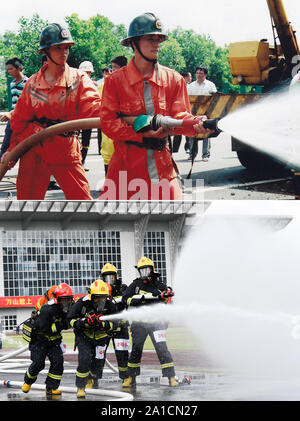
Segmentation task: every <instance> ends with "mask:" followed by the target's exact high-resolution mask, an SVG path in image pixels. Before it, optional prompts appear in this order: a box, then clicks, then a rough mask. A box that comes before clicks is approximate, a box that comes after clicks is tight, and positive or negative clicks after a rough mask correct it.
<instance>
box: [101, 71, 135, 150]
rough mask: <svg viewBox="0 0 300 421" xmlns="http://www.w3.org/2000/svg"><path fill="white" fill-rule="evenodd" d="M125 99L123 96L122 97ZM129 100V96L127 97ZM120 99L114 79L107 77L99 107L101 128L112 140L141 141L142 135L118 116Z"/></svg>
mask: <svg viewBox="0 0 300 421" xmlns="http://www.w3.org/2000/svg"><path fill="white" fill-rule="evenodd" d="M122 99H123V100H126V99H125V98H122ZM127 100H128V101H130V98H128V99H127ZM119 113H120V99H119V95H118V91H117V89H116V83H115V79H114V78H111V77H108V78H106V80H105V83H104V87H103V92H102V104H101V109H100V119H101V130H102V131H103V133H104V134H106V136H107V137H109V138H110V139H113V140H120V141H126V140H133V141H135V142H141V143H142V142H143V136H142V135H140V134H137V133H136V132H135V131H134V130H133V128H132V127H131V126H129V125H128V124H127V123H125V122H124V121H123V120H122V119H121V118H120V117H119Z"/></svg>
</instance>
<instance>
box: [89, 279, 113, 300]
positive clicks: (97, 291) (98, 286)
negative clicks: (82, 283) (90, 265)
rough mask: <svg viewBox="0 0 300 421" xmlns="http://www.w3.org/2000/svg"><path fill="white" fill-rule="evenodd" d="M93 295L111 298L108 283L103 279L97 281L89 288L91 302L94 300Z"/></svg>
mask: <svg viewBox="0 0 300 421" xmlns="http://www.w3.org/2000/svg"><path fill="white" fill-rule="evenodd" d="M92 295H107V296H109V286H108V284H107V283H106V282H104V281H102V280H101V279H97V280H96V281H95V282H93V283H92V285H91V286H90V288H89V300H91V299H92Z"/></svg>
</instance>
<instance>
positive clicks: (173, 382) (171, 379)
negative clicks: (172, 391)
mask: <svg viewBox="0 0 300 421" xmlns="http://www.w3.org/2000/svg"><path fill="white" fill-rule="evenodd" d="M169 386H171V387H177V386H179V383H178V381H177V380H176V379H175V377H169Z"/></svg>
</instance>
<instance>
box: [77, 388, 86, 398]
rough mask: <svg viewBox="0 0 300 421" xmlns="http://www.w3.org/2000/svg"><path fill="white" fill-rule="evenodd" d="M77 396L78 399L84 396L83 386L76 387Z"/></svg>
mask: <svg viewBox="0 0 300 421" xmlns="http://www.w3.org/2000/svg"><path fill="white" fill-rule="evenodd" d="M77 398H79V399H83V398H85V390H84V387H78V389H77Z"/></svg>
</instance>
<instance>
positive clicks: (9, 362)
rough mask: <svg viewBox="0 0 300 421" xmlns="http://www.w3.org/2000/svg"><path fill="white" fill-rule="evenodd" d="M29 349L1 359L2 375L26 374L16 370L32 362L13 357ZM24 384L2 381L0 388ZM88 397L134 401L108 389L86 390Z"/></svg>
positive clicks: (35, 387)
mask: <svg viewBox="0 0 300 421" xmlns="http://www.w3.org/2000/svg"><path fill="white" fill-rule="evenodd" d="M27 349H28V345H26V346H24V347H21V348H19V349H17V350H16V351H13V352H11V353H10V354H7V355H4V356H2V357H1V358H0V373H5V374H6V373H13V374H24V370H15V369H16V368H21V367H24V368H25V367H27V366H28V365H29V364H30V360H26V359H22V360H18V359H15V360H13V359H12V357H14V356H16V355H19V354H22V353H23V352H24V351H26V350H27ZM4 361H6V364H3V362H4ZM42 372H43V371H42ZM75 372H76V370H64V373H72V374H74V373H75ZM22 385H23V382H18V381H11V380H8V379H5V380H1V379H0V386H4V387H22ZM31 389H33V390H45V385H42V384H36V383H34V384H33V385H32V386H31ZM59 390H60V391H61V392H66V393H74V394H76V393H77V388H75V387H66V386H60V387H59ZM86 394H87V395H97V396H101V397H103V396H108V397H110V398H111V399H108V400H118V401H132V400H133V396H132V395H131V394H130V393H127V392H119V391H113V390H107V389H86Z"/></svg>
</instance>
